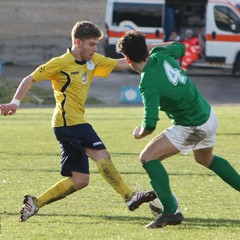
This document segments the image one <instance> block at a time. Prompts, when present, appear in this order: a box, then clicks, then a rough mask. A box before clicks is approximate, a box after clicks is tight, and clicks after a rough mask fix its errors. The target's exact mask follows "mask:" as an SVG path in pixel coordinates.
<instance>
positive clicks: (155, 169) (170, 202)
mask: <svg viewBox="0 0 240 240" xmlns="http://www.w3.org/2000/svg"><path fill="white" fill-rule="evenodd" d="M143 167H144V169H145V170H146V172H147V173H148V175H149V178H150V179H151V181H150V183H151V185H152V187H153V189H154V191H155V192H156V194H157V196H158V198H159V200H160V201H161V203H162V205H163V213H175V211H176V209H177V206H176V204H175V201H174V198H173V195H172V192H171V189H170V185H169V178H168V174H167V172H166V170H165V168H164V167H163V165H162V164H161V162H160V161H159V160H151V161H149V162H147V163H145V164H144V165H143Z"/></svg>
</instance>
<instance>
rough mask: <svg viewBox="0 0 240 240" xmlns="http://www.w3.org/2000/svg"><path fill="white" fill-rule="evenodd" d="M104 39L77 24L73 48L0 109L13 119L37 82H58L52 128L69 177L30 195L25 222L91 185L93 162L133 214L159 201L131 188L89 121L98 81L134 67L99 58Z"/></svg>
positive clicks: (22, 85)
mask: <svg viewBox="0 0 240 240" xmlns="http://www.w3.org/2000/svg"><path fill="white" fill-rule="evenodd" d="M102 36H103V33H102V31H101V30H100V29H99V28H98V27H97V26H96V25H95V24H93V23H91V22H88V21H82V22H77V23H76V24H75V25H74V27H73V29H72V32H71V37H72V47H71V48H69V49H68V50H67V52H66V53H65V54H63V55H62V56H59V57H55V58H52V59H51V60H50V61H48V62H47V63H45V64H43V65H41V66H39V67H38V68H37V69H36V70H35V71H34V72H33V73H31V74H30V75H29V76H27V77H25V78H24V79H23V80H22V82H21V83H20V85H19V87H18V89H17V91H16V93H15V96H14V98H13V100H12V101H11V103H8V104H3V105H1V106H0V111H1V114H2V115H4V116H7V115H12V114H14V113H15V112H16V111H17V109H18V107H19V105H20V101H21V100H22V98H23V97H24V96H25V94H26V93H27V92H28V90H29V89H30V88H31V86H32V84H33V83H35V82H40V81H42V80H44V79H48V80H51V82H52V88H53V90H54V96H55V100H56V107H55V110H54V113H53V117H52V127H53V131H54V133H55V135H56V138H57V140H58V141H59V143H60V147H61V174H62V176H65V177H66V178H64V179H62V180H61V181H59V182H57V183H56V184H55V185H53V186H52V187H51V188H49V189H47V191H45V192H44V193H42V194H41V195H39V196H38V197H33V196H31V195H26V196H25V197H24V200H23V207H22V210H21V215H20V222H24V221H26V220H27V219H28V218H29V217H31V216H33V215H34V214H36V213H37V212H38V210H39V209H40V208H42V207H43V206H44V205H46V204H49V203H52V202H54V201H56V200H59V199H62V198H64V197H66V196H67V195H69V194H71V193H73V192H75V191H76V190H80V189H83V188H84V187H86V186H87V185H88V183H89V162H88V157H89V158H91V159H92V160H93V161H95V162H96V165H97V168H98V170H99V172H100V173H101V174H102V176H103V177H104V178H105V180H106V181H107V182H108V183H109V184H110V185H111V186H112V187H113V188H114V189H115V190H116V191H117V192H118V193H119V194H120V195H121V196H122V197H123V199H124V200H125V202H126V205H127V207H128V208H129V210H134V209H136V208H138V207H139V205H141V204H142V203H143V202H149V201H151V200H152V199H154V198H156V194H155V193H154V191H149V192H134V191H132V190H131V189H130V188H129V187H128V186H127V185H126V184H125V182H124V181H123V179H122V178H121V176H120V174H119V173H118V171H117V169H116V168H115V167H114V165H113V163H112V161H111V158H110V154H109V152H108V151H107V149H106V147H105V145H104V143H103V142H102V140H101V139H100V137H99V136H98V135H97V133H96V132H95V130H94V129H93V128H92V126H91V125H90V124H89V123H87V122H86V120H85V119H84V111H85V101H86V98H87V94H88V90H89V87H90V84H91V82H92V79H93V77H95V76H98V77H105V78H106V77H108V75H109V74H110V72H111V71H112V70H114V69H117V70H125V69H128V68H129V66H128V64H127V63H126V61H125V59H124V58H122V59H118V60H116V59H111V58H107V57H104V56H102V55H100V54H98V53H96V51H97V46H98V43H99V40H100V39H101V38H102Z"/></svg>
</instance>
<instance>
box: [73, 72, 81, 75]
mask: <svg viewBox="0 0 240 240" xmlns="http://www.w3.org/2000/svg"><path fill="white" fill-rule="evenodd" d="M77 74H79V72H71V75H77Z"/></svg>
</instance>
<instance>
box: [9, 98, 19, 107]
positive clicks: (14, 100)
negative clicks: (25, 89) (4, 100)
mask: <svg viewBox="0 0 240 240" xmlns="http://www.w3.org/2000/svg"><path fill="white" fill-rule="evenodd" d="M10 103H12V104H14V105H16V106H17V107H19V106H20V101H19V100H18V99H16V98H14V99H13V100H12V101H11V102H10Z"/></svg>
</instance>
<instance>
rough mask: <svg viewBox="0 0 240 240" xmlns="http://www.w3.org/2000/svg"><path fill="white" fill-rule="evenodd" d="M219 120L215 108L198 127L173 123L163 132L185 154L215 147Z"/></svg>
mask: <svg viewBox="0 0 240 240" xmlns="http://www.w3.org/2000/svg"><path fill="white" fill-rule="evenodd" d="M217 127H218V121H217V117H216V114H215V112H214V110H213V109H211V113H210V116H209V119H208V120H207V122H206V123H204V124H203V125H201V126H196V127H185V126H181V125H173V126H171V127H169V128H167V129H166V130H165V131H164V132H163V133H164V134H165V136H166V137H167V138H168V139H169V140H170V142H171V143H172V144H173V145H174V146H175V147H176V148H177V149H178V150H179V151H181V152H183V153H184V154H187V153H189V152H190V151H192V150H197V149H202V148H209V147H213V146H214V144H215V137H216V131H217Z"/></svg>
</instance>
